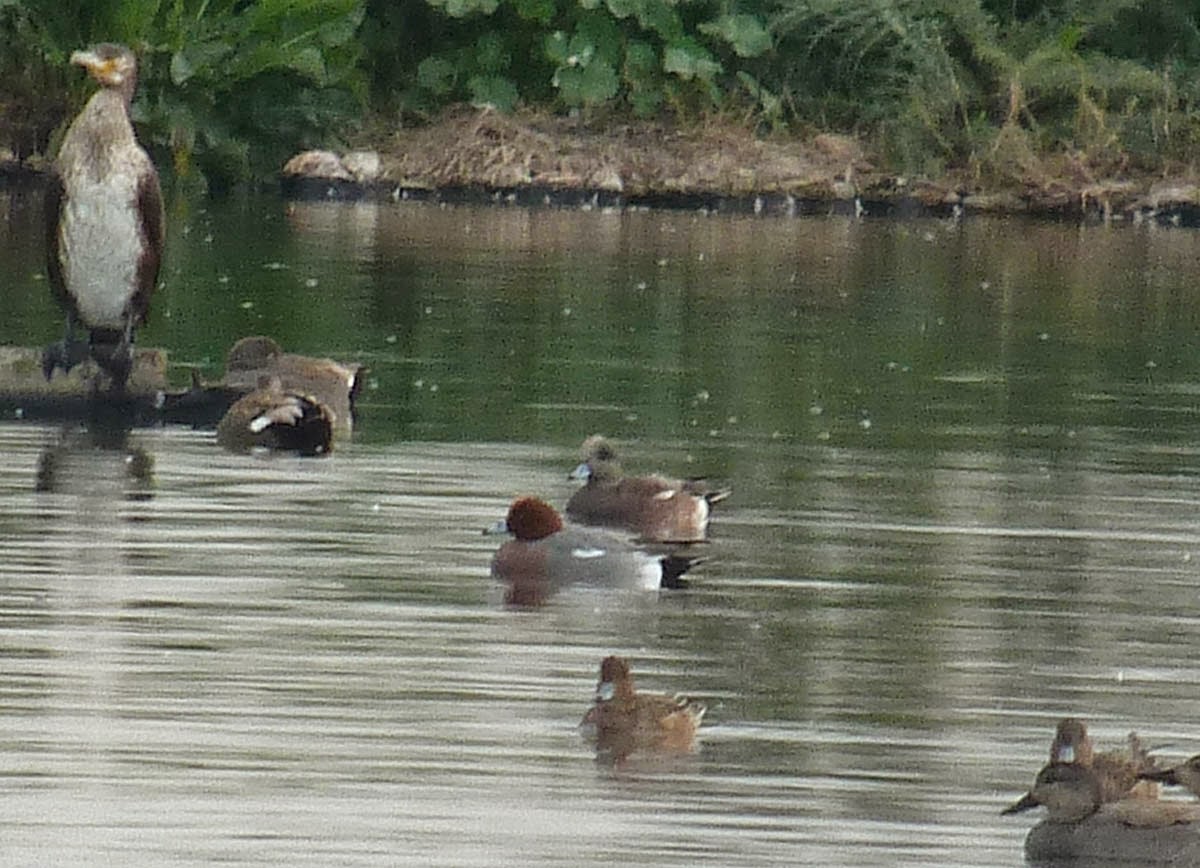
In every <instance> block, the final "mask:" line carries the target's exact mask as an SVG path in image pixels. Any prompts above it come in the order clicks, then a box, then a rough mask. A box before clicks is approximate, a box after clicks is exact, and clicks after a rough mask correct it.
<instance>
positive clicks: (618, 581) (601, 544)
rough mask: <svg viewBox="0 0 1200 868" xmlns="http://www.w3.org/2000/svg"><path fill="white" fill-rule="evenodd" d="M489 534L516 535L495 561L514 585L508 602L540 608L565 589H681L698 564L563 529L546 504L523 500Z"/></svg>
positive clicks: (583, 530) (596, 532)
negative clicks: (592, 586)
mask: <svg viewBox="0 0 1200 868" xmlns="http://www.w3.org/2000/svg"><path fill="white" fill-rule="evenodd" d="M486 532H489V533H510V534H512V535H513V537H514V539H511V540H509V541H508V542H506V543H504V545H502V546H500V549H499V551H497V552H496V554H495V556H494V557H493V558H492V575H493V576H494V577H495V578H497V579H499V580H500V581H502V582H504V583H505V584H507V585H508V590H507V595H506V598H505V599H506V602H508V603H510V604H514V605H538V604H540V603H543V602H545V600H546V599H547V598H548V597H549V596H550V595H551V594H553V593H554V592H555V591H556V590H558V589H559V588H560V587H562V586H564V585H568V584H585V585H594V586H598V587H609V588H626V589H643V590H653V589H657V588H679V587H682V586H683V584H684V583H683V579H682V576H683V574H684V573H685V572H687V570H688V569H689V568H690V567H692V566H693V565H695V564H696V563H698V561H699V559H698V558H692V557H686V556H682V555H676V554H666V555H655V554H651V553H649V552H646V551H643V550H641V549H639V548H637V547H635V546H634V545H632V544H631V543H629V542H628V541H627V540H626V539H625V538H624V537H622V536H620V535H619V534H615V533H612V532H610V531H606V530H603V529H600V528H588V527H578V526H575V525H565V524H563V520H562V518H561V517H560V516H559V514H558V512H557V511H556V510H555V509H554V507H552V506H551V505H550V504H548V503H546V501H544V500H541V499H539V498H536V497H521V498H518V499H517V500H515V501H513V503H512V506H510V507H509V510H508V516H507V517H506V518H505V520H504V521H503V522H500V523H499V524H497V525H496V526H494V527H492V528H489V529H488V531H486Z"/></svg>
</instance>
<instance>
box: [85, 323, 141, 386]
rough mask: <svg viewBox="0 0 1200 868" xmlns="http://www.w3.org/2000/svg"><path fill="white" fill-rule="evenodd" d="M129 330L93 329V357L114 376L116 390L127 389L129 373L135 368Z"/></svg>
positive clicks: (113, 381)
mask: <svg viewBox="0 0 1200 868" xmlns="http://www.w3.org/2000/svg"><path fill="white" fill-rule="evenodd" d="M131 337H132V336H131V335H129V334H128V330H126V331H125V332H120V331H115V330H110V329H93V330H92V340H91V347H92V358H94V359H95V360H96V362H97V363H98V364H99V365H100V367H101V368H103V369H104V371H105V373H107V374H108V376H109V377H111V378H112V388H113V391H114V392H121V391H124V389H125V383H126V382H127V381H128V380H129V374H130V372H131V371H132V370H133V341H132V340H131Z"/></svg>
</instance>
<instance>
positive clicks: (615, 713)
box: [580, 655, 705, 763]
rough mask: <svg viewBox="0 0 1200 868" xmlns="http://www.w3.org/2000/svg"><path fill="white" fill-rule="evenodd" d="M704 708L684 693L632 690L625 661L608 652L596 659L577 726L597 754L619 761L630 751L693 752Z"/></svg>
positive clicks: (657, 752)
mask: <svg viewBox="0 0 1200 868" xmlns="http://www.w3.org/2000/svg"><path fill="white" fill-rule="evenodd" d="M704 711H705V708H704V706H703V705H702V704H701V703H698V702H695V701H694V700H691V699H688V698H686V697H680V696H666V695H664V694H660V693H638V692H637V691H636V690H635V688H634V684H633V674H632V673H631V671H630V668H629V662H628V661H627V660H625V658H623V657H618V656H616V655H611V656H608V657H605V658H604V659H603V660H602V661H600V680H599V682H598V683H597V684H596V699H595V702H594V704H593V705H592V707H591V708H589V709H588V711H587V713H586V714H585V715H584V716H583V720H582V721H581V722H580V728H581V730H582V731H583V732H584V733H585V735H587V736H588V737H589V738H592V739H594V741H595V743H596V753H597V756H598V757H599V758H601V759H603V760H606V761H610V762H614V763H620V762H623V761H624V760H625V759H627V758H628V757H629V756H630V755H632V754H638V753H646V754H681V753H690V752H691V751H693V750H695V747H696V730H697V729H698V728H699V726H700V721H701V720H702V719H703V717H704Z"/></svg>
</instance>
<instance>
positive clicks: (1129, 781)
mask: <svg viewBox="0 0 1200 868" xmlns="http://www.w3.org/2000/svg"><path fill="white" fill-rule="evenodd" d="M1127 740H1128V747H1127V749H1126V750H1125V751H1123V752H1122V751H1109V752H1105V753H1096V752H1095V750H1094V748H1093V746H1092V739H1091V737H1090V736H1089V735H1088V731H1087V724H1086V723H1084V722H1083V721H1082V720H1080V719H1079V718H1077V717H1064V718H1063V719H1062V720H1060V721H1059V723H1058V726H1057V727H1056V728H1055V731H1054V740H1053V741H1052V742H1051V743H1050V762H1051V763H1067V764H1076V765H1080V766H1083V767H1084V768H1090V769H1092V770H1093V771H1094V772H1095V773H1096V777H1097V780H1098V782H1099V785H1100V801H1101V802H1115V801H1118V800H1120V799H1123V798H1126V797H1128V796H1133V797H1136V798H1148V799H1156V798H1158V787H1157V786H1156V785H1155V784H1153V783H1151V782H1149V781H1143V782H1140V783H1139V780H1138V778H1139V775H1140V774H1141V773H1142V772H1147V771H1153V770H1155V769H1156V768H1157V767H1156V765H1155V762H1154V759H1153V758H1152V757H1151V756H1150V755H1149V753H1148V752H1147V750H1146V749H1145V747H1143V745H1142V742H1141V739H1139V738H1138V735H1137V733H1136V732H1131V733H1129V735H1128V736H1127Z"/></svg>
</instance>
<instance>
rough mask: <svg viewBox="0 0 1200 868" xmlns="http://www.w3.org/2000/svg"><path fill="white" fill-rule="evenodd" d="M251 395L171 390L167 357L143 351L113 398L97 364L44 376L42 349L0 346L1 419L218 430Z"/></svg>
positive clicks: (213, 387)
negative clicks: (233, 408) (238, 402)
mask: <svg viewBox="0 0 1200 868" xmlns="http://www.w3.org/2000/svg"><path fill="white" fill-rule="evenodd" d="M247 391H248V389H246V388H236V387H231V386H228V385H226V384H224V383H215V384H201V383H199V382H195V383H193V385H192V386H191V387H190V388H186V389H172V388H171V386H170V384H169V383H168V382H167V353H166V351H165V350H161V349H143V348H139V349H137V350H136V351H135V353H134V360H133V371H132V373H131V374H130V375H129V382H128V383H127V384H126V386H125V390H124V392H122V393H119V394H118V393H114V392H113V391H112V390H111V384H110V382H109V379H108V377H107V376H106V375H105V374H104V373H103V372H102V371H101V370H100V368H99V366H97V365H96V363H95V362H94V361H92V360H91V359H88V360H87V361H85V362H83V363H81V364H79V365H77V366H76V367H75V368H74V369H72V371H71V372H70V373H69V374H62V373H61V372H56V373H55V375H54V376H53V377H52V378H51V379H49V380H47V379H46V378H45V376H43V374H42V350H41V348H34V347H15V346H0V415H2V416H3V417H4V418H8V419H12V418H18V419H32V420H39V421H55V422H58V421H88V420H97V419H102V420H104V421H106V422H108V423H118V422H120V423H123V424H125V425H127V426H131V427H134V426H137V427H145V426H149V425H161V424H172V425H190V426H192V427H196V428H212V427H215V426H216V424H217V422H219V421H220V419H221V417H222V416H224V415H225V411H226V410H228V409H229V406H230V405H231V404H232V403H233V402H234V401H236V400H237V399H238V398H240V397H241V396H242V395H243V394H245V393H246V392H247Z"/></svg>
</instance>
